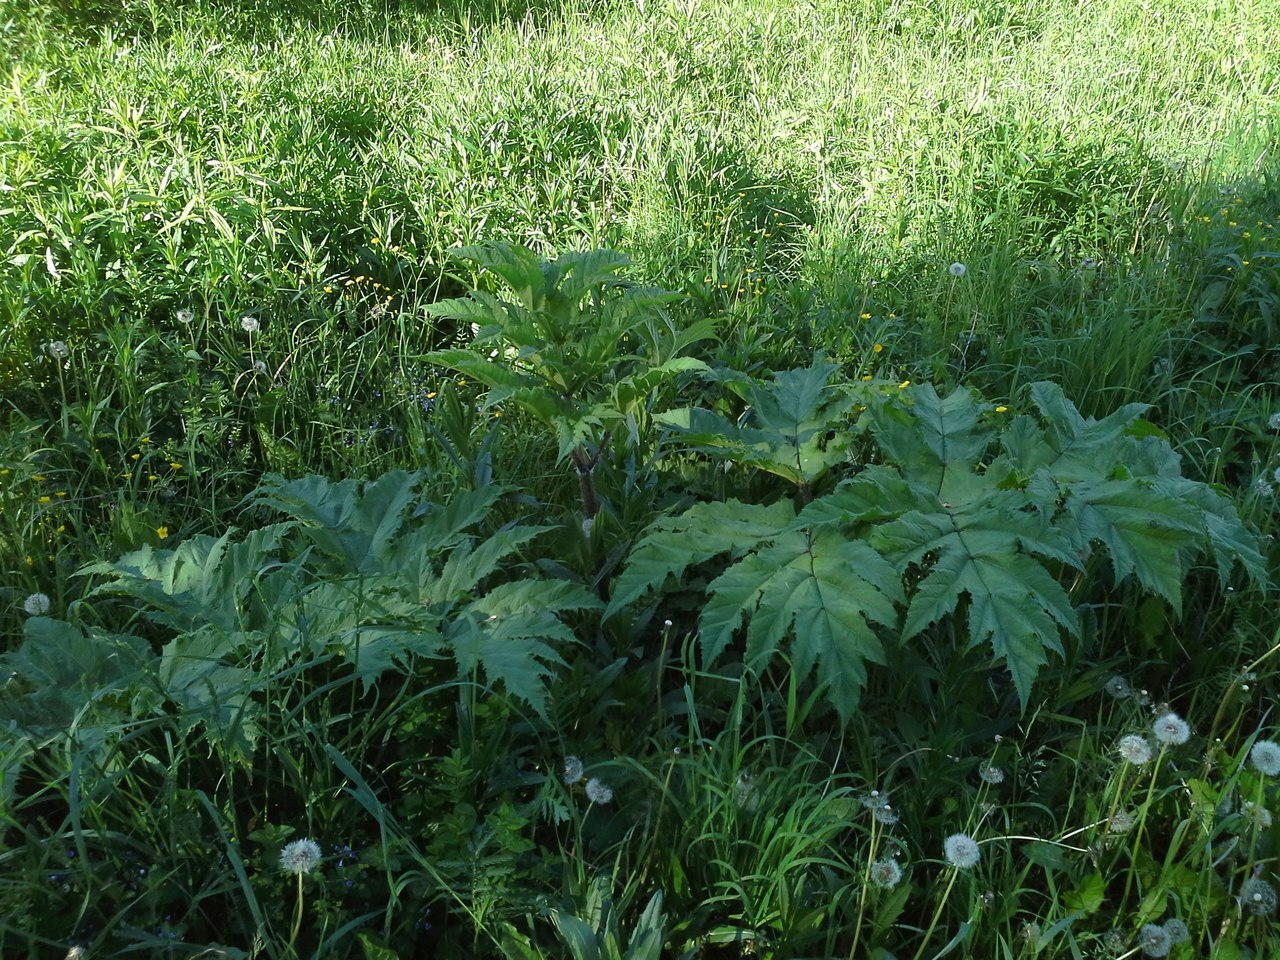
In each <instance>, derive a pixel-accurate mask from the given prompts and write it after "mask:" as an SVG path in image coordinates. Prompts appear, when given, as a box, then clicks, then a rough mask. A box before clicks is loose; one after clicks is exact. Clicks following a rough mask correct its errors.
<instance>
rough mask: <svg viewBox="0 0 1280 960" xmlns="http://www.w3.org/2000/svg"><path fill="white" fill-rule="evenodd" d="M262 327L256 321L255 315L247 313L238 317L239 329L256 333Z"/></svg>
mask: <svg viewBox="0 0 1280 960" xmlns="http://www.w3.org/2000/svg"><path fill="white" fill-rule="evenodd" d="M261 328H262V324H260V323H259V322H258V318H257V317H250V316H248V315H246V316H243V317H241V318H240V329H241V330H243V331H244V332H245V333H257V332H258V331H259V330H260V329H261Z"/></svg>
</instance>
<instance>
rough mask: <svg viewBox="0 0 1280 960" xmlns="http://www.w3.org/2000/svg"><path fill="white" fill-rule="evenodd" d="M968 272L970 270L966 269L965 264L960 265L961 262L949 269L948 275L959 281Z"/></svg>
mask: <svg viewBox="0 0 1280 960" xmlns="http://www.w3.org/2000/svg"><path fill="white" fill-rule="evenodd" d="M968 272H969V268H968V267H966V266H965V265H964V264H963V263H960V262H959V261H957V262H956V263H953V264H952V265H951V266H949V267H947V273H949V274H951V275H952V276H953V277H955V278H957V279H959V278H960V277H963V276H964V275H965V274H966V273H968Z"/></svg>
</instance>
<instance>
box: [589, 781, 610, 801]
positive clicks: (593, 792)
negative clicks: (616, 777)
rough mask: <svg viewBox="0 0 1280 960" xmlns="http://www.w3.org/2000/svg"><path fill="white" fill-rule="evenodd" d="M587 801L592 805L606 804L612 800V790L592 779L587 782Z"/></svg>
mask: <svg viewBox="0 0 1280 960" xmlns="http://www.w3.org/2000/svg"><path fill="white" fill-rule="evenodd" d="M587 799H588V800H590V801H591V802H592V803H608V802H609V801H610V800H612V799H613V788H612V787H610V786H609V785H608V784H606V783H602V782H601V781H600V780H598V779H597V778H595V777H592V778H591V779H590V780H588V781H587Z"/></svg>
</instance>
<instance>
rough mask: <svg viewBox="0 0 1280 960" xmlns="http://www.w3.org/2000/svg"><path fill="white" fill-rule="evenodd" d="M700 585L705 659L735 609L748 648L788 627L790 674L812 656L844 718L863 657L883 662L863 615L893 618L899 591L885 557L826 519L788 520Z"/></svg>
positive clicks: (758, 647) (773, 640)
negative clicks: (795, 524)
mask: <svg viewBox="0 0 1280 960" xmlns="http://www.w3.org/2000/svg"><path fill="white" fill-rule="evenodd" d="M707 589H708V593H709V594H710V598H709V599H708V601H707V604H706V606H705V607H704V608H703V612H702V616H701V618H700V619H699V624H698V625H699V636H700V639H701V642H702V653H703V657H704V659H705V660H706V661H707V662H708V663H710V662H712V661H714V660H715V659H716V658H717V657H718V656H719V655H720V654H721V653H722V652H723V651H724V648H725V647H726V646H728V644H729V642H730V641H731V639H732V637H733V633H734V631H735V630H736V629H737V628H738V625H739V624H740V623H741V621H742V618H743V616H744V615H747V616H750V622H749V624H748V626H747V653H748V657H749V658H751V659H753V660H754V659H755V658H757V657H766V656H769V655H771V654H772V653H774V652H775V651H776V650H777V649H778V647H779V645H780V644H781V643H782V641H783V640H784V639H785V637H786V636H787V635H788V634H789V633H790V634H792V636H793V639H792V643H791V656H792V664H793V667H794V669H795V671H796V673H797V674H798V675H800V676H808V675H809V674H810V673H811V672H812V671H813V669H814V667H815V665H816V666H817V670H818V679H819V681H820V682H821V683H822V684H823V685H824V686H825V687H826V689H827V692H828V696H829V697H830V699H831V701H832V703H833V704H834V705H835V707H836V709H837V710H838V711H839V712H840V714H841V715H842V716H843V717H845V718H846V719H848V717H849V716H850V715H851V713H852V710H853V708H854V707H855V706H856V705H857V702H858V697H859V695H860V693H861V690H862V688H863V686H865V685H866V676H867V675H866V662H867V661H868V660H870V661H872V662H874V663H881V664H883V663H884V648H883V646H882V645H881V643H880V639H879V637H878V636H877V635H876V632H875V630H874V628H873V627H872V624H879V625H881V626H896V624H897V620H898V616H897V610H896V608H895V607H894V603H895V601H900V600H901V599H902V596H903V594H902V583H901V580H900V578H899V576H898V572H897V570H896V569H894V567H893V565H892V564H890V563H888V562H887V561H886V560H885V559H884V558H883V557H882V556H880V554H878V553H877V552H876V551H875V550H873V549H872V548H871V547H870V546H868V545H867V544H866V543H864V542H862V541H860V540H850V539H848V538H847V537H845V536H844V534H843V533H842V532H841V531H840V530H839V529H838V528H836V527H834V526H820V527H816V528H812V529H803V528H800V529H788V530H786V531H785V532H783V533H781V534H780V535H778V536H776V537H774V538H773V539H772V540H771V542H770V543H769V544H768V545H767V546H765V547H764V548H763V549H761V550H760V551H758V552H757V553H752V554H750V555H748V556H746V557H744V558H743V559H742V560H740V561H739V562H738V563H735V564H734V565H733V566H731V567H729V568H728V569H727V570H725V572H724V573H722V574H721V575H720V576H719V577H717V578H716V579H715V580H714V581H712V583H711V584H710V586H709V587H708V588H707Z"/></svg>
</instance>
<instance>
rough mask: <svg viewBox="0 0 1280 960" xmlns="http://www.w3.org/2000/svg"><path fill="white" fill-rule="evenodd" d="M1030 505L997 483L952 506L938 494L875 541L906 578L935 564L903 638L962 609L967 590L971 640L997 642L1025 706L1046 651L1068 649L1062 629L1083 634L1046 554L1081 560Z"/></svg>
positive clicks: (1069, 562)
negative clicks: (926, 506)
mask: <svg viewBox="0 0 1280 960" xmlns="http://www.w3.org/2000/svg"><path fill="white" fill-rule="evenodd" d="M1027 504H1028V497H1027V495H1026V494H1024V493H1022V492H1021V491H1014V490H1009V491H996V490H993V491H990V492H989V493H988V495H987V496H985V497H981V498H979V499H975V500H972V501H970V502H968V503H965V504H962V505H960V506H959V507H953V508H950V509H948V506H947V505H945V504H944V503H942V502H941V501H937V500H935V502H934V504H933V506H932V509H929V510H912V511H910V512H908V513H906V514H904V515H903V516H902V517H900V518H898V519H897V520H894V521H891V522H890V523H887V524H885V525H884V526H882V527H880V528H879V529H878V530H876V531H875V533H874V534H873V535H872V538H871V542H872V544H873V545H874V546H875V547H876V548H877V549H878V550H879V551H880V552H881V553H883V554H884V555H885V556H886V557H888V558H889V559H890V560H892V561H894V562H895V563H896V564H897V565H898V569H899V570H900V571H901V573H902V575H904V576H905V575H906V574H907V572H908V569H909V568H910V567H912V566H921V567H924V568H925V569H927V570H928V573H927V574H926V576H925V578H924V580H923V581H921V583H920V584H919V585H918V586H917V587H916V589H915V591H914V594H913V596H912V598H911V602H910V604H909V606H908V608H907V617H906V621H905V623H904V624H903V629H902V639H903V640H904V641H905V640H910V639H911V638H912V637H915V636H917V635H919V634H920V633H922V632H923V631H924V630H925V628H927V627H928V626H929V625H930V624H933V623H936V622H937V621H939V620H941V619H943V618H944V617H946V616H948V615H950V614H953V613H954V612H955V610H956V607H957V604H958V603H959V601H960V598H961V597H962V596H964V595H967V596H968V597H969V607H968V627H969V641H970V643H971V644H974V645H976V644H978V643H982V642H984V641H989V642H990V643H991V646H992V649H993V651H994V652H995V654H996V656H997V657H999V658H1002V659H1003V660H1004V661H1005V664H1006V665H1007V666H1008V668H1009V672H1010V673H1011V674H1012V675H1013V680H1014V685H1015V686H1016V688H1017V691H1018V696H1019V697H1020V699H1021V700H1022V702H1023V703H1024V704H1025V703H1026V702H1027V698H1028V697H1029V696H1030V693H1031V684H1032V682H1033V681H1034V679H1035V676H1036V674H1037V672H1038V671H1039V669H1040V667H1041V666H1043V665H1044V664H1045V663H1046V662H1047V660H1046V657H1045V653H1044V651H1045V649H1046V648H1048V649H1050V650H1054V651H1057V652H1061V650H1062V643H1061V639H1060V636H1059V634H1060V632H1061V631H1062V630H1065V631H1067V633H1069V634H1071V635H1072V636H1078V633H1079V624H1078V621H1077V618H1076V614H1075V610H1074V609H1073V608H1072V606H1071V602H1070V599H1069V598H1068V596H1067V593H1066V591H1065V590H1064V589H1063V588H1062V586H1061V584H1059V583H1058V581H1057V580H1055V579H1054V578H1053V576H1052V575H1051V574H1050V573H1049V572H1048V571H1047V570H1046V569H1045V568H1044V566H1043V565H1042V563H1041V561H1040V560H1039V559H1038V557H1047V558H1051V559H1054V560H1057V561H1059V562H1061V563H1064V564H1067V565H1069V566H1079V563H1080V561H1079V558H1078V557H1077V555H1076V553H1075V552H1074V551H1073V550H1072V548H1071V544H1070V543H1069V542H1068V541H1067V539H1066V538H1065V537H1063V536H1062V535H1061V534H1060V533H1058V532H1057V531H1056V530H1054V529H1053V528H1052V527H1051V526H1050V525H1049V523H1048V519H1047V518H1046V517H1045V516H1044V515H1043V514H1040V513H1036V512H1031V511H1028V510H1025V509H1023V508H1024V507H1026V506H1027ZM930 561H932V562H930Z"/></svg>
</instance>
